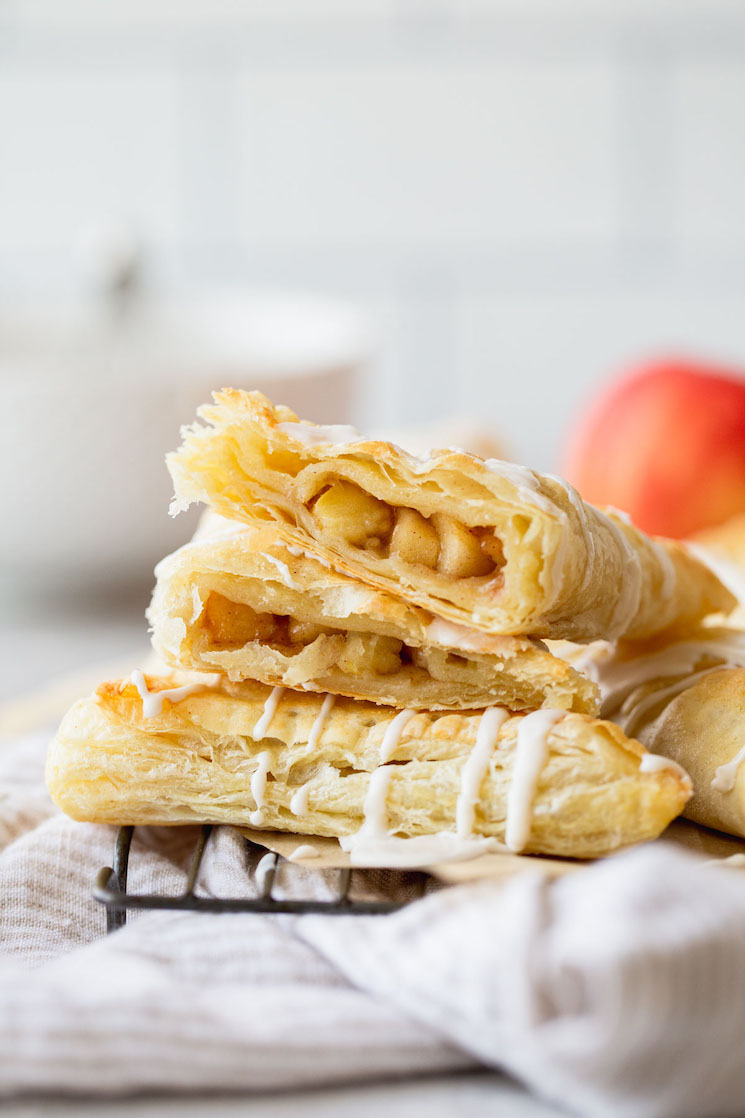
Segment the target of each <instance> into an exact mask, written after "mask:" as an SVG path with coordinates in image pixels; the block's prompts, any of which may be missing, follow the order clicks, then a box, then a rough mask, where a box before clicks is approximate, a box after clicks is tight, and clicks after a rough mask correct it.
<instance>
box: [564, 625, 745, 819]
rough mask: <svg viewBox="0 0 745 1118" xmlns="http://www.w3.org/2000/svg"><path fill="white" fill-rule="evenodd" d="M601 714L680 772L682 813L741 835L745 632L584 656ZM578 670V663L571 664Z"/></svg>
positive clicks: (718, 631) (706, 633)
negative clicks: (684, 787)
mask: <svg viewBox="0 0 745 1118" xmlns="http://www.w3.org/2000/svg"><path fill="white" fill-rule="evenodd" d="M579 658H580V663H579V666H583V667H584V668H585V670H587V671H588V672H589V673H590V674H591V675H592V676H593V677H594V678H595V679H596V681H597V682H598V683H599V685H600V688H601V693H602V696H603V702H602V708H601V709H602V712H603V714H604V715H605V717H607V718H610V719H612V720H613V721H614V722H617V723H618V724H619V725H620V726H622V727H623V729H624V731H625V732H626V733H627V734H633V736H634V737H636V738H638V739H639V741H641V742H642V743H643V744H644V745H645V746H646V747H647V748H648V749H649V750H651V751H652V752H653V753H655V754H660V755H662V756H664V757H666V758H670V759H672V760H674V761H676V762H677V763H678V764H680V765H683V766H684V767H685V769H686V770H687V771H688V772H689V773H690V775H691V777H692V779H693V785H694V795H693V797H692V799H691V800H690V801H689V803H688V804H687V805H686V807H685V810H684V812H683V814H684V815H685V816H687V817H688V818H689V819H692V820H694V821H695V822H696V823H701V824H703V825H704V826H706V827H713V828H715V829H717V830H723V831H728V832H729V833H730V834H735V835H742V836H745V764H743V762H745V633H742V632H740V631H738V630H732V629H724V628H710V629H702V630H701V631H700V633H698V634H697V635H693V636H691V637H690V638H689V639H687V640H685V641H676V642H672V643H669V644H664V643H662V642H660V641H658V642H655V643H652V644H647V645H642V646H638V645H628V644H626V645H624V644H622V645H620V646H619V647H617V648H613V647H612V646H610V645H605V646H601V647H597V648H595V649H590V650H584V651H583V652H581V653H580V654H579ZM574 660H575V663H577V657H576V656H575V657H574Z"/></svg>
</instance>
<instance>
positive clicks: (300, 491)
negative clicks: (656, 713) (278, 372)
mask: <svg viewBox="0 0 745 1118" xmlns="http://www.w3.org/2000/svg"><path fill="white" fill-rule="evenodd" d="M199 414H200V416H201V419H202V421H203V422H201V423H197V424H196V425H194V426H193V427H191V428H187V429H186V430H185V432H184V439H183V443H182V446H181V447H180V449H179V450H177V451H176V452H175V453H174V454H172V455H170V456H169V459H168V464H169V468H170V471H171V474H172V477H173V481H174V486H175V494H176V497H175V502H174V511H179V510H180V509H182V508H186V507H187V506H188V505H189V504H190V503H192V502H194V501H200V502H204V503H205V504H206V505H208V506H209V512H208V513H207V515H206V517H205V519H204V520H203V522H202V526H201V527H200V530H199V532H198V533H197V535H196V537H195V538H194V540H193V541H192V542H191V543H189V544H187V545H185V546H184V547H182V548H181V549H180V550H179V551H177V552H176V553H175V554H173V555H171V556H169V557H167V558H166V559H164V560H163V561H162V562H161V563H160V565H159V566H158V568H157V571H156V575H157V584H156V587H155V593H154V596H153V600H152V603H151V606H150V609H149V614H148V616H149V620H150V624H151V626H152V632H153V644H154V647H155V651H156V653H157V654H158V656H159V658H160V660H161V661H162V662H163V663H164V664H165V665H167V671H164V672H163V673H162V674H149V675H147V676H146V675H143V673H142V672H141V671H136V672H134V673H133V674H132V676H131V678H129V679H125V680H118V681H114V682H108V683H104V684H102V685H101V686H100V687H99V688H98V690H97V691H96V693H95V694H94V695H92V696H91V697H89V698H85V699H82V700H80V701H79V702H78V703H76V704H75V706H74V707H73V708H72V709H71V710H70V711H69V712H68V714H67V715H66V716H65V718H64V720H63V722H62V725H61V726H60V729H59V731H58V734H57V736H56V738H55V740H54V742H53V744H52V746H51V749H50V754H49V760H48V767H47V779H48V784H49V788H50V791H51V793H52V796H53V797H54V799H55V800H56V802H57V803H58V804H59V805H60V806H61V807H62V808H63V809H64V810H65V811H66V812H68V813H69V814H70V815H72V816H73V817H74V818H76V819H81V820H86V821H92V822H105V823H116V824H125V823H128V824H139V823H148V824H182V823H193V822H197V821H199V822H213V823H227V824H233V825H239V826H242V827H252V828H259V829H270V830H276V831H288V832H294V833H296V834H302V835H315V836H332V837H337V838H339V839H340V840H341V841H342V844H343V845H345V846H346V848H347V849H349V850H351V852H352V855H353V859H354V856H355V854H357V855H358V856H360V857H361V856H362V854H361V852H364V848H365V844H370V843H376V844H378V848H382V849H383V850H385V844H386V843H388V842H397V841H399V840H402V839H403V840H419V841H420V842H421V841H422V840H426V839H428V838H431V839H433V840H437V841H440V840H448V842H449V843H450V846H449V847H448V848H449V849H450V848H452V849H453V850H456V849H457V850H458V851H459V853H458V856H461V855H462V851H463V850H468V849H472V850H473V851H477V850H481V849H489V848H491V849H502V848H504V849H508V850H511V851H514V852H526V853H541V854H551V855H561V856H569V857H580V858H585V857H594V856H598V855H602V854H605V853H608V852H610V851H612V850H614V849H617V848H619V847H621V846H625V845H628V844H630V843H634V842H639V841H643V840H647V839H651V838H654V837H656V836H657V835H659V834H660V833H661V832H662V831H663V830H664V828H665V827H666V826H667V825H668V823H669V822H670V821H671V820H672V819H673V818H674V817H675V816H676V815H678V814H679V813H680V812H681V810H683V809H684V807H685V805H686V803H687V801H688V800H689V799H690V797H691V791H692V788H691V781H690V779H689V777H688V775H687V773H686V772H685V771H684V769H683V768H682V767H681V765H680V764H679V763H676V759H675V758H670V757H663V756H659V755H655V754H652V753H648V752H647V751H646V749H645V748H644V746H642V745H641V744H640V742H639V741H638V740H636V739H635V738H634V737H632V736H630V733H631V729H630V728H629V729H628V732H626V731H624V729H623V728H622V726H621V725H620V724H618V722H613V721H609V720H607V719H604V718H602V717H599V715H600V703H601V697H600V688H599V685H598V681H597V679H595V678H593V675H596V674H597V673H596V672H595V669H594V666H593V665H594V664H595V662H596V660H597V657H598V656H600V653H601V652H602V651H603V649H604V650H606V653H607V650H608V649H613V651H614V655H615V654H616V650H619V649H629V648H631V649H635V650H636V651H635V652H633V655H634V656H636V657H639V656H643V655H644V652H643V651H642V652H640V651H639V650H640V649H641V650H644V649H646V648H647V647H648V646H650V645H651V646H654V647H655V648H656V647H658V646H659V645H660V644H661V642H665V641H667V642H670V641H678V642H681V641H685V640H686V639H687V637H688V635H689V634H691V633H698V632H700V631H703V628H702V627H703V626H704V624H705V623H706V619H707V618H709V617H711V616H712V615H717V614H719V615H721V614H726V613H728V612H729V611H730V610H731V609H732V608H733V606H734V604H735V602H734V599H733V597H732V595H731V594H730V593H729V591H728V590H726V589H725V587H724V586H723V585H722V584H721V582H720V581H719V580H718V578H717V577H716V575H715V574H714V573H713V572H712V571H711V570H710V569H709V568H708V567H707V565H706V564H705V563H703V562H701V561H700V560H699V559H698V558H696V557H695V556H694V555H693V554H692V553H691V552H690V551H689V550H688V549H686V548H685V547H684V546H683V545H680V544H676V543H674V542H670V541H665V540H656V539H651V538H650V537H648V536H645V535H644V534H643V533H642V532H640V531H638V530H637V529H636V528H634V527H633V526H632V525H631V524H630V523H629V522H628V521H627V520H626V519H625V518H624V517H623V516H622V515H620V514H616V513H614V512H612V511H608V512H602V511H600V510H599V509H596V508H593V507H591V506H590V505H587V504H585V503H584V502H583V501H582V499H581V498H580V497H579V495H578V494H577V493H576V491H574V490H573V489H572V488H571V487H570V486H568V485H567V484H566V483H564V482H562V481H561V480H559V479H558V478H554V477H550V476H545V477H544V476H540V475H539V474H536V473H534V472H533V471H531V470H529V469H527V468H525V467H521V466H516V465H513V464H509V463H506V462H502V461H497V460H493V459H489V460H484V459H481V458H479V457H476V456H474V455H471V454H467V453H465V452H464V451H461V450H456V449H447V450H439V451H434V452H432V453H431V455H430V456H429V457H428V458H425V459H422V458H415V457H413V456H411V455H409V454H407V453H406V452H405V451H403V450H401V449H400V448H399V447H397V446H394V445H393V444H390V443H385V442H379V441H375V442H372V441H366V440H365V439H364V438H363V437H362V436H361V435H359V433H358V432H357V431H355V430H354V429H353V428H348V427H338V426H333V427H323V426H317V425H315V424H312V423H307V422H303V421H300V420H298V418H297V416H296V415H294V413H293V412H292V411H290V410H289V409H288V408H285V407H273V406H272V405H271V404H270V402H269V401H268V400H267V399H266V398H265V397H264V396H262V395H261V394H259V393H256V392H251V393H249V392H242V391H236V390H226V391H223V392H221V393H218V394H217V395H216V396H215V400H214V403H213V404H212V405H209V406H205V407H203V408H201V409H200V413H199ZM546 641H548V642H549V644H548V645H547V643H546ZM597 641H604V642H605V644H603V645H602V647H601V646H598V645H596V644H593V645H591V646H590V652H591V653H592V655H590V653H588V652H586V651H578V649H579V646H581V645H585V644H587V643H589V642H597ZM551 642H557V643H556V644H555V645H554V644H553V643H551ZM570 642H571V643H570ZM567 650H568V651H567ZM598 650H600V651H598ZM620 654H621V655H626V653H620ZM593 657H594V659H593ZM600 658H601V659H602V656H600ZM744 663H745V661H744ZM694 666H695V665H694ZM744 686H745V685H744ZM677 760H678V761H680V758H678V759H677ZM381 844H382V846H381ZM445 845H447V843H446V844H444V845H441V847H439V848H440V849H445ZM412 847H413V844H412ZM383 860H384V856H383ZM398 861H400V855H399V857H398Z"/></svg>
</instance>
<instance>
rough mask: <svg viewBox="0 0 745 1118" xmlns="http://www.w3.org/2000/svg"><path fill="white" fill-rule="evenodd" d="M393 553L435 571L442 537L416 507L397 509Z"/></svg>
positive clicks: (392, 538) (406, 560)
mask: <svg viewBox="0 0 745 1118" xmlns="http://www.w3.org/2000/svg"><path fill="white" fill-rule="evenodd" d="M391 553H392V554H395V555H398V557H399V558H400V559H403V561H404V563H421V565H422V566H424V567H429V568H430V570H432V571H433V570H434V569H435V567H436V566H437V556H438V555H439V554H440V537H439V536H438V535H437V531H436V529H435V528H434V527H433V526H432V525H431V524H430V522H429V521H428V520H426V519H425V517H423V516H422V514H421V513H419V512H417V511H416V509H396V524H395V527H394V529H393V535H392V536H391Z"/></svg>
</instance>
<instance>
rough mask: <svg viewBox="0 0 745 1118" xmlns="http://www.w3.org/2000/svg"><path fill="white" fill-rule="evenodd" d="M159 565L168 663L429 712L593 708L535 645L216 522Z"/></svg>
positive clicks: (153, 613)
mask: <svg viewBox="0 0 745 1118" xmlns="http://www.w3.org/2000/svg"><path fill="white" fill-rule="evenodd" d="M215 521H216V523H214V524H213V527H212V530H211V532H208V533H207V534H206V535H205V536H203V537H202V538H198V539H197V540H195V542H193V543H191V544H187V545H186V546H185V547H183V548H181V549H180V550H179V551H177V552H176V553H175V554H174V555H171V556H169V557H168V558H167V559H164V560H163V562H162V563H160V564H159V566H158V568H157V571H156V574H157V584H156V588H155V594H154V596H153V600H152V603H151V605H150V609H149V611H148V619H149V621H150V624H151V626H152V629H153V644H154V646H155V650H156V652H157V653H158V654H159V655H160V656H161V658H162V659H163V661H164V662H165V663H167V664H170V665H171V666H172V667H181V668H185V669H194V670H200V671H205V670H206V671H220V672H223V673H225V675H227V676H228V678H229V679H231V680H233V681H234V682H238V681H241V680H246V679H257V680H260V681H261V682H262V683H266V684H270V685H271V686H276V685H280V684H282V685H285V686H288V687H294V688H301V689H303V690H309V691H323V692H329V691H330V692H333V693H335V694H338V695H349V696H351V697H354V698H361V699H368V700H371V701H372V702H376V703H384V704H386V705H389V706H399V707H408V706H415V707H417V708H425V709H429V710H441V709H463V708H469V707H471V708H478V707H484V706H490V705H494V704H499V705H501V706H506V707H509V708H510V709H511V710H533V709H536V708H537V707H540V706H552V707H557V708H562V709H567V710H580V711H585V712H588V713H593V714H594V713H596V712H597V689H596V688H595V685H594V684H593V683H591V682H590V681H589V680H588V679H586V678H585V677H584V676H582V675H580V674H579V673H577V672H575V671H574V670H573V669H572V668H571V667H569V665H568V664H566V663H565V662H564V661H563V660H560V659H557V658H556V657H554V656H552V655H551V654H550V653H549V652H548V651H547V650H546V648H545V647H544V646H543V645H542V644H541V643H540V642H537V641H533V640H530V639H528V638H525V637H489V636H487V635H485V634H483V633H480V632H478V631H473V630H466V629H465V628H461V627H460V626H458V625H455V624H453V623H452V622H447V621H442V620H441V619H436V618H434V617H432V615H431V614H428V613H426V612H425V611H423V610H421V609H418V608H416V607H415V606H410V605H408V604H407V603H405V602H403V601H401V600H400V599H397V598H393V597H392V596H391V595H389V594H385V593H383V592H382V591H379V590H373V589H371V588H370V587H369V586H367V585H364V584H360V583H358V582H356V581H354V580H352V579H350V578H348V577H347V576H345V575H342V574H339V573H338V572H336V571H334V570H333V569H331V568H330V567H329V566H328V565H324V564H322V563H320V562H319V561H318V560H316V559H314V558H313V557H312V556H310V555H305V554H303V553H294V552H293V551H288V550H287V548H286V546H285V545H284V542H283V540H282V537H281V536H280V535H279V534H278V532H277V531H276V528H274V527H273V526H271V525H267V526H259V527H256V526H254V527H249V526H247V525H241V523H240V522H236V521H232V522H231V521H221V520H219V518H215Z"/></svg>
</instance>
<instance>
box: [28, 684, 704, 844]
mask: <svg viewBox="0 0 745 1118" xmlns="http://www.w3.org/2000/svg"><path fill="white" fill-rule="evenodd" d="M182 682H183V678H181V679H179V678H175V679H174V678H158V679H155V678H152V677H151V678H148V679H147V685H148V688H149V690H150V692H151V693H156V694H157V693H158V692H160V691H163V690H164V689H168V688H171V687H173V686H177V685H179V684H180V683H182ZM276 698H277V696H276V692H275V694H274V700H276ZM274 700H273V699H272V692H271V691H270V689H269V688H267V687H264V686H262V685H261V684H258V683H243V684H230V683H228V682H226V681H222V682H217V683H216V684H213V685H212V686H209V687H204V688H203V689H201V690H200V691H198V692H196V693H194V694H191V695H189V696H188V697H186V698H184V699H183V700H182V701H180V702H175V703H171V702H170V701H169V700H168V699H166V700H165V701H164V703H163V710H162V713H160V714H158V715H156V716H155V717H151V718H145V717H144V716H143V705H142V700H141V698H140V694H139V693H138V690H137V689H136V688H135V686H134V685H133V684H132V683H131V682H128V681H119V682H112V683H106V684H102V685H101V687H99V689H98V691H97V692H96V694H95V695H93V696H92V697H90V698H87V699H82V700H81V701H80V702H78V703H76V704H75V706H74V707H72V709H71V710H70V711H69V712H68V714H67V715H66V716H65V718H64V720H63V722H62V725H61V726H60V729H59V731H58V734H57V736H56V738H55V740H54V742H53V743H52V745H51V747H50V752H49V757H48V762H47V782H48V786H49V790H50V793H51V795H52V797H53V799H54V800H55V802H56V803H57V804H58V805H59V806H60V807H61V808H62V809H63V810H64V811H66V812H67V813H68V814H69V815H71V816H73V818H75V819H79V820H84V821H88V822H96V823H114V824H183V823H194V822H212V823H228V824H234V825H239V826H250V825H251V824H252V823H253V825H257V826H261V827H269V828H272V829H276V830H279V831H290V832H294V833H299V834H311V835H326V836H337V837H340V836H345V835H350V834H354V833H355V832H357V831H358V830H359V829H360V827H361V825H362V823H363V818H364V810H365V798H366V795H367V792H368V789H369V787H370V782H371V779H372V774H373V773H379V772H380V768H381V756H382V755H383V754H384V755H385V757H386V761H387V763H386V764H385V766H384V767H385V769H386V770H388V771H389V773H390V782H389V784H388V788H387V792H386V800H385V805H384V812H385V821H386V827H387V830H388V832H389V833H391V834H395V835H400V836H416V835H429V834H434V833H438V832H441V831H452V830H453V829H454V828H455V825H456V806H457V803H458V797H459V794H460V793H461V792H462V789H463V787H464V768H465V766H466V762H467V761H468V759H469V757H471V755H472V753H473V751H474V748H475V746H476V742H477V734H478V731H479V726H480V724H481V719H482V714H481V713H480V712H460V713H451V712H447V713H439V714H438V713H433V712H420V713H417V714H415V715H414V716H413V717H411V718H410V719H409V721H408V722H407V723H406V724H405V726H403V728H402V729H401V732H400V735H399V736H398V740H397V743H395V744H394V747H393V748H392V749H388V751H386V748H385V741H386V731H387V730H388V731H390V727H391V723H392V720H393V718H394V717H396V716H397V712H396V711H395V710H390V709H386V708H383V707H380V706H376V705H373V704H371V703H364V702H359V701H355V700H352V699H345V698H338V699H336V700H335V702H334V705H333V706H332V707H331V708H330V709H329V703H328V700H324V699H323V698H322V697H321V696H320V695H312V694H303V693H299V692H285V693H284V694H283V695H281V696H280V697H279V702H278V703H277V705H276V710H275V711H274V713H273V715H272V716H271V718H270V720H269V723H268V728H266V729H262V730H261V731H260V732H257V723H259V720H260V719H262V717H263V718H264V726H266V725H267V722H266V712H267V704H269V706H271V705H272V702H273V701H274ZM324 702H325V703H326V706H325V707H324V705H323V704H324ZM319 717H320V718H321V721H322V728H321V732H320V733H314V727H316V730H317V729H318V724H319ZM525 717H526V716H523V715H515V716H512V717H509V718H507V720H506V721H505V722H504V723H503V724H502V725H501V727H500V728H499V731H498V734H497V735H496V737H495V740H494V743H493V748H492V749H491V751H490V753H489V755H488V757H487V758H486V760H487V764H486V767H485V772H484V773H483V776H482V777H481V778H480V780H479V781H477V787H476V790H475V799H476V802H475V807H474V813H473V824H472V825H473V832H474V833H475V834H476V835H486V836H494V837H496V838H497V839H500V840H503V839H504V837H505V827H506V821H507V815H508V797H509V793H510V788H511V785H512V782H513V775H514V769H515V763H516V758H517V741H518V732H519V729H520V726H521V723H522V722H523V720H524V718H525ZM527 717H530V716H527ZM557 718H558V720H557V721H556V722H555V724H554V725H553V726H552V727H551V729H550V731H549V732H548V733H547V735H546V749H547V756H546V758H545V763H544V764H543V765H542V767H541V769H540V772H539V773H538V776H537V784H536V788H535V794H534V796H533V797H532V801H531V812H530V823H529V834H528V835H527V839H526V842H525V845H524V849H525V850H526V851H528V852H533V853H544V854H555V855H566V856H571V857H581V858H584V857H594V856H597V855H601V854H605V853H608V852H609V851H612V850H615V849H617V848H618V847H620V846H625V845H627V844H630V843H634V842H640V841H643V840H646V839H651V838H654V837H656V836H657V835H658V834H659V833H660V832H661V831H662V830H663V829H664V827H665V826H666V825H667V824H668V823H669V822H670V820H671V819H672V818H673V817H674V816H675V815H677V814H678V813H679V811H680V809H681V808H682V806H683V804H684V803H685V800H686V799H687V797H688V795H689V794H690V785H689V782H688V781H687V779H686V778H685V777H683V776H681V775H680V774H678V773H677V772H675V771H672V770H660V771H654V772H646V771H644V770H643V767H642V761H643V758H644V756H645V751H644V750H643V749H642V747H641V746H640V745H639V744H638V743H637V742H635V741H631V740H629V739H628V738H626V737H625V735H624V734H623V733H622V732H621V730H620V729H619V728H618V727H616V726H614V725H612V724H610V723H607V722H601V721H598V720H597V719H594V718H591V717H589V716H587V715H583V714H573V713H561V714H560V715H558V716H557ZM254 733H257V738H258V740H254V736H253V735H254ZM389 744H390V743H389ZM257 773H258V774H259V776H258V777H257ZM262 773H263V776H262V775H261V774H262ZM298 793H300V796H298ZM299 799H300V800H302V801H304V802H302V803H301V806H300V807H299V808H298V806H297V805H298V800H299ZM293 805H294V807H293ZM257 811H258V812H259V815H260V820H257V818H256V812H257Z"/></svg>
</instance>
